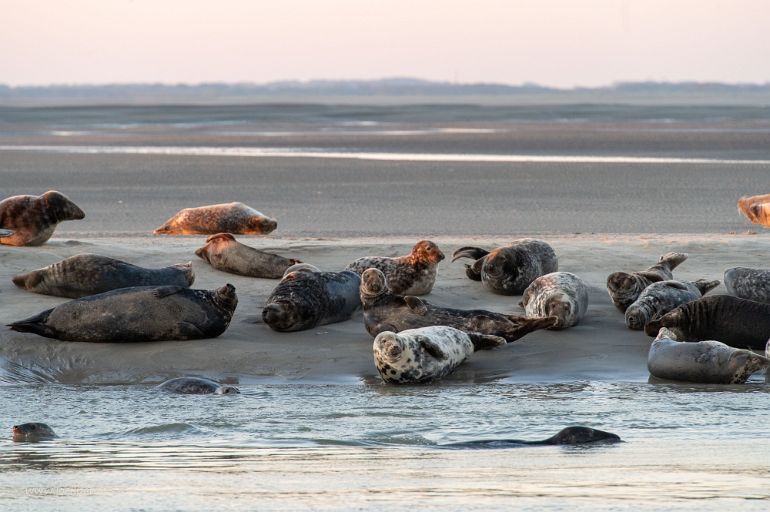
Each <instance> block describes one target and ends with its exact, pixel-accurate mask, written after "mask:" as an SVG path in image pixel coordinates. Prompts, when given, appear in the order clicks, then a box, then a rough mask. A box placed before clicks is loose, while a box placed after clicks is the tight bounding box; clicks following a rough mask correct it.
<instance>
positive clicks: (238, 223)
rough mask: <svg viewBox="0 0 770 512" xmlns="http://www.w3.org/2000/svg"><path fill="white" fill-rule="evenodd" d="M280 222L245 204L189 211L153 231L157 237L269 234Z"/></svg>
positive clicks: (225, 204)
mask: <svg viewBox="0 0 770 512" xmlns="http://www.w3.org/2000/svg"><path fill="white" fill-rule="evenodd" d="M277 227H278V222H277V221H276V220H275V219H273V218H271V217H268V216H267V215H264V214H262V213H260V212H258V211H257V210H255V209H254V208H251V207H250V206H246V205H245V204H243V203H223V204H212V205H209V206H199V207H197V208H185V209H184V210H180V211H179V212H177V213H176V215H174V216H173V217H171V218H170V219H168V220H167V221H166V222H165V223H164V224H163V225H162V226H160V227H159V228H158V229H156V230H155V231H153V233H154V234H156V235H215V234H217V233H233V234H235V235H266V234H268V233H270V232H272V231H275V228H277Z"/></svg>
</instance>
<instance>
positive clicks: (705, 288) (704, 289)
mask: <svg viewBox="0 0 770 512" xmlns="http://www.w3.org/2000/svg"><path fill="white" fill-rule="evenodd" d="M693 284H694V285H695V287H696V288H698V290H700V294H701V295H706V294H707V293H708V292H710V291H711V290H713V289H714V288H716V287H717V286H719V279H715V280H714V281H708V280H706V279H698V280H697V281H695V282H694V283H693Z"/></svg>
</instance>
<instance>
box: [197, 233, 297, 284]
mask: <svg viewBox="0 0 770 512" xmlns="http://www.w3.org/2000/svg"><path fill="white" fill-rule="evenodd" d="M195 254H196V255H197V256H199V257H200V258H202V259H203V260H204V261H206V262H208V263H210V264H211V266H212V267H214V268H215V269H217V270H221V271H223V272H229V273H231V274H238V275H239V276H247V277H262V278H267V279H279V278H280V277H282V276H283V274H284V272H286V269H288V268H289V267H290V266H292V265H294V264H296V263H301V261H299V260H295V259H288V258H284V257H282V256H278V255H277V254H272V253H269V252H265V251H260V250H259V249H254V248H253V247H249V246H248V245H244V244H242V243H240V242H238V241H237V240H236V239H235V237H234V236H233V235H231V234H230V233H218V234H216V235H211V236H210V237H208V238H207V239H206V245H204V246H203V247H201V248H199V249H197V250H196V251H195Z"/></svg>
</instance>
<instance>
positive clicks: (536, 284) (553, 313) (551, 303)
mask: <svg viewBox="0 0 770 512" xmlns="http://www.w3.org/2000/svg"><path fill="white" fill-rule="evenodd" d="M520 305H521V306H522V307H523V308H524V313H525V314H526V315H527V316H529V317H556V318H557V321H556V324H555V325H553V326H552V327H549V329H553V330H560V329H566V328H567V327H572V326H573V325H577V324H578V322H580V320H581V319H582V318H583V317H584V316H585V315H586V312H587V311H588V287H587V286H586V284H585V283H584V282H583V280H582V279H580V278H579V277H578V276H576V275H575V274H573V273H571V272H551V273H550V274H546V275H544V276H540V277H538V278H537V279H535V280H534V281H532V283H531V284H530V285H529V286H527V289H526V290H524V294H523V296H522V298H521V303H520Z"/></svg>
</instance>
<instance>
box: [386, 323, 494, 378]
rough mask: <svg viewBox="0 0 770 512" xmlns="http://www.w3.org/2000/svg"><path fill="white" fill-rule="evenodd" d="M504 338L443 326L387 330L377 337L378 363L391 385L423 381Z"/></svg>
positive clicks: (439, 374)
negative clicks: (397, 331) (397, 330)
mask: <svg viewBox="0 0 770 512" xmlns="http://www.w3.org/2000/svg"><path fill="white" fill-rule="evenodd" d="M505 344H506V341H505V339H504V338H501V337H499V336H490V335H486V334H479V333H475V332H474V333H465V332H463V331H461V330H459V329H455V328H453V327H446V326H443V325H440V326H432V327H421V328H419V329H407V330H405V331H401V332H399V333H395V332H392V331H383V332H381V333H380V334H378V335H377V336H376V337H375V338H374V344H373V345H372V349H373V352H374V365H375V366H376V367H377V371H378V372H380V376H381V377H382V380H384V381H385V382H387V383H388V384H419V383H422V382H429V381H433V380H438V379H440V378H442V377H444V376H446V375H449V374H450V373H452V371H454V369H455V368H457V367H458V366H459V365H460V364H461V363H462V362H463V361H465V360H466V359H467V358H468V357H470V355H471V354H473V352H475V351H476V350H487V349H492V348H496V347H499V346H502V345H505Z"/></svg>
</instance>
